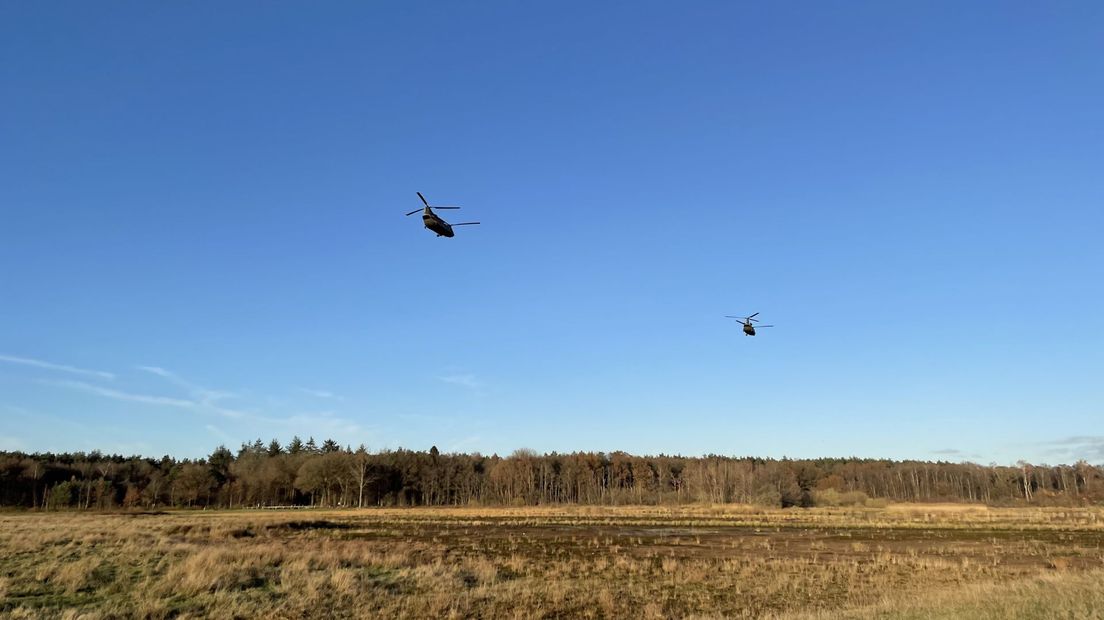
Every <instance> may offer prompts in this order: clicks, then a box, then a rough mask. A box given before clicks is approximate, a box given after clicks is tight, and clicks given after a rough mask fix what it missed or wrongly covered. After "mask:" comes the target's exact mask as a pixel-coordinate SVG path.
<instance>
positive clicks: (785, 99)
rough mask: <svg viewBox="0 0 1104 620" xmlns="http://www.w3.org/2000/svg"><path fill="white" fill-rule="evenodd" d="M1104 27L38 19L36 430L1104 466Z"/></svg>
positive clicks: (27, 80) (21, 43) (392, 10)
mask: <svg viewBox="0 0 1104 620" xmlns="http://www.w3.org/2000/svg"><path fill="white" fill-rule="evenodd" d="M1102 30H1104V5H1101V4H1100V3H1095V2H1083V3H1077V2H1070V3H1057V4H1049V5H1040V4H1039V3H1026V2H1024V3H1017V2H999V3H997V2H994V3H986V2H977V3H967V4H963V3H959V2H925V3H887V2H852V3H843V4H839V3H837V4H832V5H829V4H823V3H811V2H803V3H788V4H785V5H779V4H777V3H727V2H726V3H714V4H707V3H701V4H695V5H693V6H676V5H673V4H671V3H662V2H633V3H605V4H602V3H599V4H595V3H555V4H549V5H545V6H536V5H533V4H532V3H516V2H495V3H492V2H481V3H417V2H410V3H316V4H314V5H311V6H309V7H307V6H304V5H301V4H297V3H234V4H232V5H227V4H226V3H188V4H187V5H175V6H174V5H166V4H158V3H142V2H134V3H112V4H111V5H110V6H108V5H103V4H89V3H76V2H72V3H66V2H63V3H14V2H9V3H4V4H3V5H0V101H2V102H3V105H0V214H2V218H0V420H2V424H0V449H21V450H28V451H36V450H55V451H56V450H91V449H101V450H104V451H109V452H123V453H128V454H129V453H142V454H148V455H160V454H164V453H171V454H174V455H177V456H199V455H203V454H207V453H209V452H210V451H211V449H212V448H213V447H214V446H216V445H218V444H219V443H225V444H227V445H229V446H231V447H236V446H237V445H238V444H239V443H240V442H241V441H245V440H250V439H252V438H255V437H258V436H259V437H262V438H264V439H265V440H267V439H269V438H272V437H277V438H279V439H281V440H282V441H285V442H286V441H287V440H288V439H290V438H291V436H292V435H294V434H298V435H300V436H302V437H304V438H305V437H307V436H310V435H313V436H314V437H316V438H317V439H319V440H321V439H323V438H326V437H333V438H334V439H336V440H337V441H339V442H341V443H343V444H352V445H357V444H359V443H364V444H366V445H368V446H369V448H372V449H383V448H394V447H398V446H404V447H411V448H417V449H427V448H428V447H429V446H430V445H437V446H438V447H439V448H440V449H441V450H442V451H476V450H478V451H482V452H484V453H492V452H498V453H509V452H511V451H513V450H514V449H517V448H523V447H525V448H531V449H535V450H538V451H553V450H555V451H573V450H626V451H629V452H634V453H658V452H665V453H682V454H703V453H720V454H736V455H748V454H750V455H759V456H774V457H780V456H783V455H787V456H791V457H815V456H849V455H857V456H864V457H889V458H898V459H901V458H919V459H937V458H938V459H947V460H955V461H957V460H973V461H977V462H983V463H987V462H1001V463H1004V462H1013V461H1015V460H1017V459H1021V458H1023V459H1027V460H1031V461H1035V462H1051V463H1057V462H1071V461H1073V460H1076V459H1078V458H1086V459H1089V460H1090V461H1092V462H1104V428H1102V423H1101V419H1104V416H1102V414H1104V411H1102V403H1104V381H1101V379H1100V377H1101V374H1102V373H1101V370H1102V369H1104V353H1102V350H1104V326H1102V323H1101V317H1102V316H1104V286H1102V284H1101V280H1102V276H1104V249H1102V245H1104V244H1102V243H1101V233H1102V231H1104V215H1102V214H1101V212H1102V210H1101V205H1102V204H1104V183H1102V181H1101V178H1102V177H1101V170H1104V119H1102V112H1101V111H1102V110H1104V38H1102V37H1101V36H1100V33H1101V32H1102ZM415 191H421V192H422V193H424V194H425V195H426V196H427V198H429V199H430V200H431V201H432V202H436V203H438V204H459V205H462V206H463V207H464V210H462V211H454V212H443V213H442V214H443V215H444V216H445V217H446V219H451V220H452V221H464V220H470V219H475V220H479V221H481V222H482V224H481V225H480V226H477V227H465V228H462V229H459V230H458V234H457V236H456V237H455V238H453V239H443V238H441V239H438V238H435V237H434V236H433V235H432V234H431V233H429V232H428V231H426V230H424V229H423V228H422V227H421V223H420V222H419V221H418V219H417V218H416V217H410V218H406V217H403V213H405V212H407V211H409V210H412V209H415V208H417V207H418V206H419V205H420V203H419V202H418V199H417V196H416V195H415V193H414V192H415ZM756 311H758V312H761V313H762V314H761V318H762V319H764V322H766V323H773V324H775V325H776V326H777V327H775V328H772V329H767V330H763V331H762V332H761V333H760V335H759V336H757V337H755V338H746V337H744V336H742V335H741V333H740V331H739V328H738V325H736V324H735V323H734V322H732V321H729V320H726V319H724V318H722V317H723V315H726V314H748V313H751V312H756Z"/></svg>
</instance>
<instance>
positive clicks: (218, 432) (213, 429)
mask: <svg viewBox="0 0 1104 620" xmlns="http://www.w3.org/2000/svg"><path fill="white" fill-rule="evenodd" d="M203 428H205V429H207V431H208V432H210V433H211V434H212V435H214V436H215V437H218V438H219V439H221V440H222V441H224V442H226V443H227V444H232V443H234V439H233V438H232V437H230V435H227V434H226V432H225V431H223V430H222V429H221V428H219V427H217V426H215V425H214V424H206V425H204V426H203Z"/></svg>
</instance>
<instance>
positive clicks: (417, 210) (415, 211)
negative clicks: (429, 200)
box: [407, 209, 421, 215]
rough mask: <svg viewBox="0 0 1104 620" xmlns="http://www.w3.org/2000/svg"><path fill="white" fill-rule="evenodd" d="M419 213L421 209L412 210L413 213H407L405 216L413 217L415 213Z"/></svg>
mask: <svg viewBox="0 0 1104 620" xmlns="http://www.w3.org/2000/svg"><path fill="white" fill-rule="evenodd" d="M419 211H421V209H414V210H413V211H411V212H410V213H407V215H414V214H415V213H417V212H419Z"/></svg>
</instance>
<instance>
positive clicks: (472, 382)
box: [438, 374, 483, 390]
mask: <svg viewBox="0 0 1104 620" xmlns="http://www.w3.org/2000/svg"><path fill="white" fill-rule="evenodd" d="M438 379H440V380H441V381H444V382H445V383H450V384H452V385H460V386H463V387H466V388H469V389H472V390H478V389H479V388H481V387H483V383H482V382H481V381H479V380H478V379H476V378H475V375H471V374H465V375H446V376H444V377H438Z"/></svg>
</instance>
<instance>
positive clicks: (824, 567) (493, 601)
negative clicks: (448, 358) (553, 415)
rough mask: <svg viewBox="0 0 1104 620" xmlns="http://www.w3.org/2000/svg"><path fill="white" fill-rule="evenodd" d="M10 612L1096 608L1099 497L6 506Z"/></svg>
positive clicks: (1016, 611)
mask: <svg viewBox="0 0 1104 620" xmlns="http://www.w3.org/2000/svg"><path fill="white" fill-rule="evenodd" d="M0 615H3V616H6V617H13V618H38V617H47V618H52V617H67V618H77V617H80V618H115V617H141V618H170V617H175V618H200V617H218V618H255V617H261V616H267V617H270V618H303V617H318V618H322V617H409V618H429V617H433V618H439V617H440V618H448V617H456V618H463V617H494V618H502V617H507V618H513V617H517V618H528V617H546V618H568V617H582V618H635V617H641V618H665V617H699V618H720V617H726V618H728V617H735V618H744V617H749V618H750V617H776V618H836V617H855V618H864V617H889V618H960V617H970V618H1009V617H1023V618H1039V617H1044V618H1045V617H1054V618H1098V617H1102V616H1104V509H1101V508H987V507H984V506H977V505H955V504H931V505H919V504H893V505H889V506H886V507H874V508H872V507H853V508H813V509H799V508H790V509H762V508H753V507H749V506H741V505H691V506H679V507H662V506H620V507H596V506H556V507H521V508H408V509H365V510H325V511H323V510H312V509H306V510H259V511H215V510H210V511H179V512H153V513H150V512H144V513H101V514H93V513H31V512H22V513H7V514H4V515H2V516H0Z"/></svg>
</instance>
